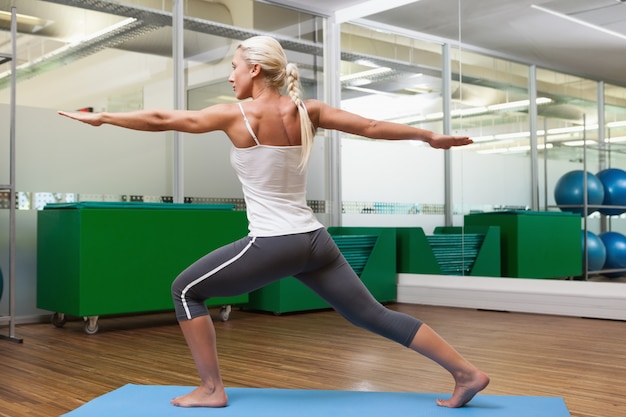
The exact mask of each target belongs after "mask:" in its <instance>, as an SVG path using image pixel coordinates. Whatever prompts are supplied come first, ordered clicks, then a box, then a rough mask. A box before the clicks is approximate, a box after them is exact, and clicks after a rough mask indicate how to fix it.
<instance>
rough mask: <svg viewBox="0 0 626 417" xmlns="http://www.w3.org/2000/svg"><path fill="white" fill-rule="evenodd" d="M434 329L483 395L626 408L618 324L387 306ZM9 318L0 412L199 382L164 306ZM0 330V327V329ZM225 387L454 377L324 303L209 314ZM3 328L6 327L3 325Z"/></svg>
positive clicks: (428, 385)
mask: <svg viewBox="0 0 626 417" xmlns="http://www.w3.org/2000/svg"><path fill="white" fill-rule="evenodd" d="M389 307H390V308H392V309H396V310H400V311H403V312H406V313H409V314H412V315H415V316H417V317H419V318H421V319H423V320H424V321H425V322H427V323H428V324H430V325H431V326H432V327H433V328H435V329H436V330H437V331H438V332H439V333H440V334H441V335H442V336H444V338H446V339H447V340H448V341H449V342H451V343H452V344H453V345H454V346H455V347H456V348H457V349H458V350H459V351H460V352H461V353H462V354H463V355H465V356H466V357H467V358H468V359H470V360H471V361H472V362H474V363H475V364H476V365H478V366H479V367H480V368H482V369H483V370H484V371H486V372H487V373H488V374H489V375H490V376H491V378H492V383H491V385H490V386H489V387H488V388H487V390H486V391H485V393H487V394H503V395H522V396H557V397H562V398H564V400H565V402H566V404H567V407H568V409H569V410H570V413H571V415H572V416H573V417H617V416H626V397H625V396H624V394H623V391H624V387H626V323H624V322H620V321H607V320H594V319H584V318H572V317H555V316H542V315H531V314H517V313H505V312H493V311H477V310H465V309H454V308H443V307H427V306H415V305H402V304H398V305H390V306H389ZM99 325H100V331H99V332H98V333H97V334H95V335H91V336H89V335H86V334H85V333H83V328H82V323H81V322H80V321H69V322H68V323H67V324H66V325H65V327H64V328H55V327H54V326H52V325H51V324H30V325H22V326H18V327H17V336H18V337H20V338H23V340H24V342H23V344H17V343H12V342H9V341H0V378H1V379H0V416H2V417H25V416H32V417H51V416H58V415H60V414H63V413H66V412H69V411H71V410H73V409H75V408H77V407H78V406H80V405H82V404H84V403H85V402H87V401H89V400H91V399H93V398H95V397H97V396H99V395H102V394H105V393H107V392H110V391H112V390H114V389H116V388H119V387H120V386H122V385H125V384H127V383H134V384H151V385H190V386H193V385H195V384H197V382H198V381H197V376H196V372H195V369H194V366H193V363H192V360H191V357H190V355H189V353H188V350H187V347H186V345H185V343H184V341H183V339H182V336H181V334H180V331H179V329H178V326H177V324H176V322H175V321H174V319H173V315H172V314H171V313H165V314H156V315H143V316H133V317H117V318H103V319H101V320H100V322H99ZM6 330H7V329H6V328H0V332H5V331H6ZM216 330H217V333H218V349H219V352H220V360H221V365H222V374H223V378H224V381H225V384H226V386H227V387H275V388H297V389H333V390H362V391H398V392H410V391H415V392H438V393H449V392H450V391H451V389H452V379H451V378H450V377H449V375H448V374H446V373H445V371H443V370H442V369H440V368H439V367H438V366H437V365H435V364H433V363H431V362H430V361H429V360H427V359H426V358H424V357H421V356H419V355H417V354H415V353H413V352H411V351H409V350H407V349H405V348H403V347H401V346H399V345H396V344H394V343H392V342H390V341H387V340H385V339H382V338H380V337H378V336H373V335H370V334H369V333H367V332H365V331H363V330H361V329H357V328H355V327H352V326H351V325H349V324H347V323H346V322H345V321H343V319H341V318H339V317H338V316H337V315H336V313H334V312H332V311H323V312H313V313H303V314H290V315H283V316H279V317H278V316H274V315H271V314H264V313H253V312H246V311H238V310H236V309H235V310H233V312H232V314H231V317H230V320H229V321H227V322H220V321H218V320H217V319H216ZM4 334H6V333H4Z"/></svg>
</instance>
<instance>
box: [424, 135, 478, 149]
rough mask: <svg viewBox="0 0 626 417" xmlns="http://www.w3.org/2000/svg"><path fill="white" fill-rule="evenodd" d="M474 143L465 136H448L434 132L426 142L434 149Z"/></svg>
mask: <svg viewBox="0 0 626 417" xmlns="http://www.w3.org/2000/svg"><path fill="white" fill-rule="evenodd" d="M472 143H474V141H473V140H472V139H470V138H469V137H467V136H450V135H441V134H439V133H435V134H434V135H433V137H432V138H431V139H430V141H429V142H428V144H429V145H430V146H431V147H432V148H435V149H450V148H451V147H453V146H465V145H469V144H472Z"/></svg>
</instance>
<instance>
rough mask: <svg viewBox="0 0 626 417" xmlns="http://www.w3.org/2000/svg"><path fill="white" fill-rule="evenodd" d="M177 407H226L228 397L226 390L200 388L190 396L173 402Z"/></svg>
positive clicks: (183, 396) (178, 398) (182, 396)
mask: <svg viewBox="0 0 626 417" xmlns="http://www.w3.org/2000/svg"><path fill="white" fill-rule="evenodd" d="M171 404H172V405H175V406H177V407H212V408H219V407H226V405H227V404H228V397H227V396H226V392H225V391H224V389H209V388H206V387H203V386H199V387H198V388H196V389H195V390H193V391H191V392H190V393H189V394H185V395H181V396H180V397H176V398H174V399H173V400H172V401H171Z"/></svg>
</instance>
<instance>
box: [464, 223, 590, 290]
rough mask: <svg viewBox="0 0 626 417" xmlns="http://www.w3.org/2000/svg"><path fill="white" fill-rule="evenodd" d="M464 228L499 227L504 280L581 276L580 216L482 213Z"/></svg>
mask: <svg viewBox="0 0 626 417" xmlns="http://www.w3.org/2000/svg"><path fill="white" fill-rule="evenodd" d="M465 225H466V226H470V225H482V226H499V227H500V237H501V253H502V276H504V277H512V278H563V277H569V276H578V275H580V274H581V273H582V256H581V253H582V251H581V245H580V230H581V226H580V215H578V214H572V213H561V212H527V211H516V212H494V213H479V214H470V215H467V216H465Z"/></svg>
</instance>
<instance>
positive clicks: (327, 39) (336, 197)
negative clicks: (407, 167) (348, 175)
mask: <svg viewBox="0 0 626 417" xmlns="http://www.w3.org/2000/svg"><path fill="white" fill-rule="evenodd" d="M324 23H325V27H324V95H325V97H324V100H325V101H326V103H328V104H329V105H331V106H335V107H340V106H341V83H340V81H339V75H340V71H339V63H340V60H341V30H340V27H341V25H340V24H339V23H337V21H336V19H335V17H334V16H329V17H328V18H326V19H325V20H324ZM326 135H327V138H328V143H327V144H328V146H327V147H326V149H327V151H326V152H327V153H326V157H327V162H328V201H329V223H330V224H329V225H328V226H341V223H342V221H341V204H342V203H341V201H342V195H341V144H340V138H339V136H340V135H339V132H337V131H335V130H331V131H327V132H326Z"/></svg>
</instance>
